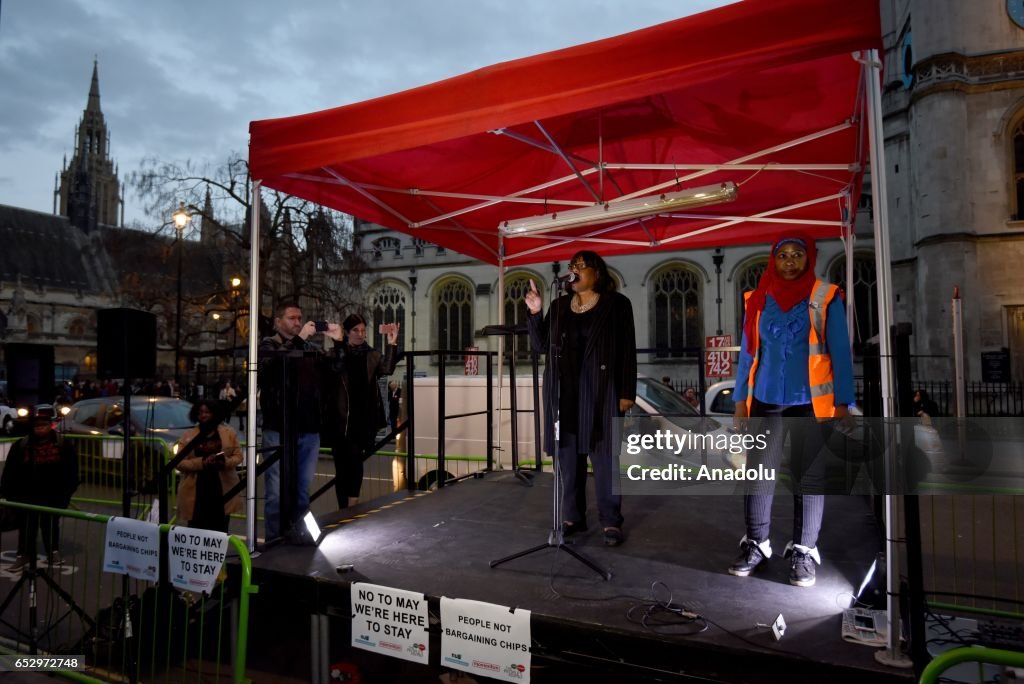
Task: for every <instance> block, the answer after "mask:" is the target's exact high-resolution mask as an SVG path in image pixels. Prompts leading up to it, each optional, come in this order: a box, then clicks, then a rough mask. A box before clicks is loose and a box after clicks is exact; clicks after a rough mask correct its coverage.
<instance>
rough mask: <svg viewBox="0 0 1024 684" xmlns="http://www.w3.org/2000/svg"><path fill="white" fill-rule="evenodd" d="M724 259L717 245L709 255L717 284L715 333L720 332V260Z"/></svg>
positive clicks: (719, 333)
mask: <svg viewBox="0 0 1024 684" xmlns="http://www.w3.org/2000/svg"><path fill="white" fill-rule="evenodd" d="M723 261H725V255H724V254H722V248H721V247H718V248H716V249H715V253H714V254H713V255H712V256H711V262H712V263H713V264H714V265H715V282H716V285H717V293H716V296H715V304H717V305H718V329H717V332H715V334H716V335H721V334H722V262H723Z"/></svg>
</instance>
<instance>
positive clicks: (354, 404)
mask: <svg viewBox="0 0 1024 684" xmlns="http://www.w3.org/2000/svg"><path fill="white" fill-rule="evenodd" d="M341 327H342V329H343V330H344V331H345V338H344V340H343V341H342V342H341V343H340V344H336V345H334V353H335V356H334V359H333V362H332V364H331V369H332V372H331V373H329V374H328V375H327V387H326V388H325V401H324V406H325V408H326V411H327V414H326V415H325V416H324V426H325V433H326V437H327V440H328V443H329V444H330V445H331V456H332V457H333V458H334V473H335V477H334V493H335V495H336V496H337V497H338V508H339V509H341V508H347V507H348V506H354V505H355V504H356V503H357V502H358V501H359V490H360V489H361V487H362V485H363V461H365V460H366V459H367V458H369V457H370V455H371V454H372V453H373V443H374V439H375V438H376V436H377V431H378V430H379V429H380V428H382V427H384V426H385V425H387V420H386V418H385V416H384V406H383V404H382V402H381V396H380V389H379V388H378V386H377V379H378V378H380V377H383V376H386V375H391V374H392V373H393V372H394V370H395V364H396V363H398V346H397V344H398V330H399V324H398V323H388V324H385V325H382V326H381V327H380V331H381V333H383V334H384V335H386V336H387V343H386V344H385V345H384V353H383V354H381V353H380V352H379V351H377V350H376V349H374V348H373V347H371V346H370V345H369V344H367V342H366V319H365V318H363V317H362V316H360V315H359V314H351V315H349V316H348V317H347V318H346V319H345V320H344V321H343V322H342V324H341Z"/></svg>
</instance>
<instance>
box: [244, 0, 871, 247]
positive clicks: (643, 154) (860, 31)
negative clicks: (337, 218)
mask: <svg viewBox="0 0 1024 684" xmlns="http://www.w3.org/2000/svg"><path fill="white" fill-rule="evenodd" d="M880 44H881V30H880V23H879V15H878V6H877V3H874V2H834V0H747V2H742V3H738V4H734V5H729V6H726V7H722V8H719V9H716V10H712V11H709V12H704V13H702V14H698V15H694V16H691V17H686V18H683V19H678V20H676V21H671V22H668V23H665V24H660V25H658V26H653V27H651V28H647V29H643V30H640V31H634V32H632V33H628V34H625V35H622V36H617V37H614V38H609V39H606V40H601V41H596V42H593V43H587V44H584V45H579V46H576V47H571V48H567V49H564V50H558V51H555V52H549V53H545V54H541V55H537V56H534V57H529V58H526V59H520V60H516V61H513V62H506V63H503V64H497V65H494V66H491V67H487V68H484V69H480V70H478V71H474V72H471V73H468V74H464V75H462V76H457V77H455V78H451V79H448V80H445V81H440V82H438V83H433V84H430V85H426V86H422V87H420V88H415V89H412V90H407V91H404V92H401V93H396V94H393V95H388V96H385V97H381V98H377V99H374V100H368V101H365V102H359V103H356V104H353V105H348V106H345V107H340V108H337V109H330V110H326V111H322V112H314V113H311V114H305V115H302V116H294V117H288V118H283V119H272V120H265V121H254V122H252V123H251V124H250V134H251V137H250V148H249V159H250V165H251V172H252V175H253V177H254V178H258V179H260V180H261V181H262V182H263V184H264V185H265V186H267V187H270V188H274V189H277V190H281V191H283V192H287V193H291V194H293V195H297V196H299V197H302V198H305V199H309V200H311V201H314V202H317V203H320V204H323V205H325V206H329V207H332V208H334V209H338V210H340V211H344V212H347V213H350V214H353V215H355V216H357V217H359V218H362V219H365V220H368V221H372V222H375V223H379V224H381V225H384V226H387V227H389V228H393V229H395V230H399V231H402V232H404V233H408V234H410V235H415V236H417V237H421V238H423V239H425V240H427V241H429V242H433V243H436V244H438V245H442V246H444V247H447V248H450V249H453V250H456V251H458V252H461V253H463V254H467V255H470V256H473V257H476V258H478V259H481V260H483V261H487V262H490V263H495V264H496V263H499V262H500V261H503V263H505V264H507V265H513V264H519V263H535V262H540V261H552V260H562V259H566V258H568V257H569V256H571V255H572V253H573V252H575V251H576V250H578V249H582V248H594V249H597V250H598V251H600V252H601V253H602V254H605V255H612V254H624V253H631V252H637V251H645V250H675V249H690V248H697V247H709V246H721V245H727V244H737V243H746V242H765V241H767V240H768V238H767V237H766V236H768V235H772V234H774V233H777V232H779V231H780V230H782V229H783V228H784V225H780V223H779V222H780V221H781V222H782V223H785V222H787V221H803V222H805V223H803V224H802V225H801V230H803V231H804V232H809V233H812V234H814V235H816V236H818V237H830V236H837V235H839V234H840V228H841V225H842V224H843V221H844V220H848V221H852V215H851V214H852V212H851V211H849V210H850V208H851V207H854V206H856V200H857V195H858V193H859V190H860V180H861V176H862V173H863V166H864V162H863V158H864V156H865V150H866V137H867V135H866V128H865V126H866V120H865V111H864V100H865V98H864V94H863V91H864V88H863V83H862V78H863V76H862V74H863V71H862V68H861V65H860V64H859V63H858V62H857V61H856V60H855V59H854V57H853V56H852V54H851V53H853V52H856V51H861V50H867V49H870V48H878V47H880ZM741 164H742V165H741ZM712 165H713V166H712ZM723 165H726V168H722V166H723ZM709 166H712V168H709ZM727 180H729V181H733V182H735V183H736V184H738V185H739V186H740V188H739V199H738V200H737V201H735V202H732V203H729V204H722V205H716V206H707V207H702V208H699V209H694V210H689V211H687V212H685V214H675V215H669V216H659V217H652V218H645V219H643V220H641V221H637V220H632V221H627V222H623V223H620V224H606V225H603V226H597V227H593V226H591V227H577V228H573V229H564V230H561V231H557V232H551V233H545V234H543V235H532V236H505V238H504V244H503V248H504V259H502V258H501V247H499V242H500V238H499V235H500V231H499V228H498V227H499V224H500V223H501V222H502V221H505V220H508V219H515V218H520V217H525V216H533V215H540V214H547V213H551V212H554V211H564V210H566V209H569V208H572V207H573V206H578V205H581V204H584V203H591V204H592V203H594V202H595V201H596V200H597V199H600V200H601V201H611V202H612V203H614V202H615V200H616V198H619V197H622V196H624V195H630V194H632V193H636V194H640V195H647V194H657V193H658V192H671V191H675V190H680V189H685V188H691V187H697V186H704V185H709V184H717V183H719V182H722V181H727ZM564 202H569V204H565V203H564ZM572 203H575V204H572Z"/></svg>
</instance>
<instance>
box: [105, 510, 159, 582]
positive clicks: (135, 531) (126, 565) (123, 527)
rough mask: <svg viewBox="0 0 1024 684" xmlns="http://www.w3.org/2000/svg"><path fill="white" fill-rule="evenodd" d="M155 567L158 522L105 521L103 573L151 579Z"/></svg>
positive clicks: (157, 546)
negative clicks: (156, 523)
mask: <svg viewBox="0 0 1024 684" xmlns="http://www.w3.org/2000/svg"><path fill="white" fill-rule="evenodd" d="M159 567H160V526H159V525H154V524H153V523H148V522H146V521H145V520H134V519H132V518H111V519H110V520H109V521H108V522H107V537H106V541H105V543H104V545H103V572H112V573H115V574H117V575H128V576H129V577H134V578H135V579H141V580H149V581H151V582H155V581H157V579H159Z"/></svg>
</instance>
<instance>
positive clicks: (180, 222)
mask: <svg viewBox="0 0 1024 684" xmlns="http://www.w3.org/2000/svg"><path fill="white" fill-rule="evenodd" d="M171 218H173V219H174V229H175V231H176V233H177V235H176V237H175V242H176V243H177V246H178V315H177V318H175V321H174V386H175V388H176V389H177V391H178V392H179V396H180V392H181V250H182V247H181V238H182V235H183V234H184V233H185V227H186V226H187V225H188V223H189V221H191V220H192V217H191V216H190V215H189V213H188V210H186V209H185V203H184V202H182V203H179V204H178V210H177V211H176V212H174V215H173V216H172V217H171Z"/></svg>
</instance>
